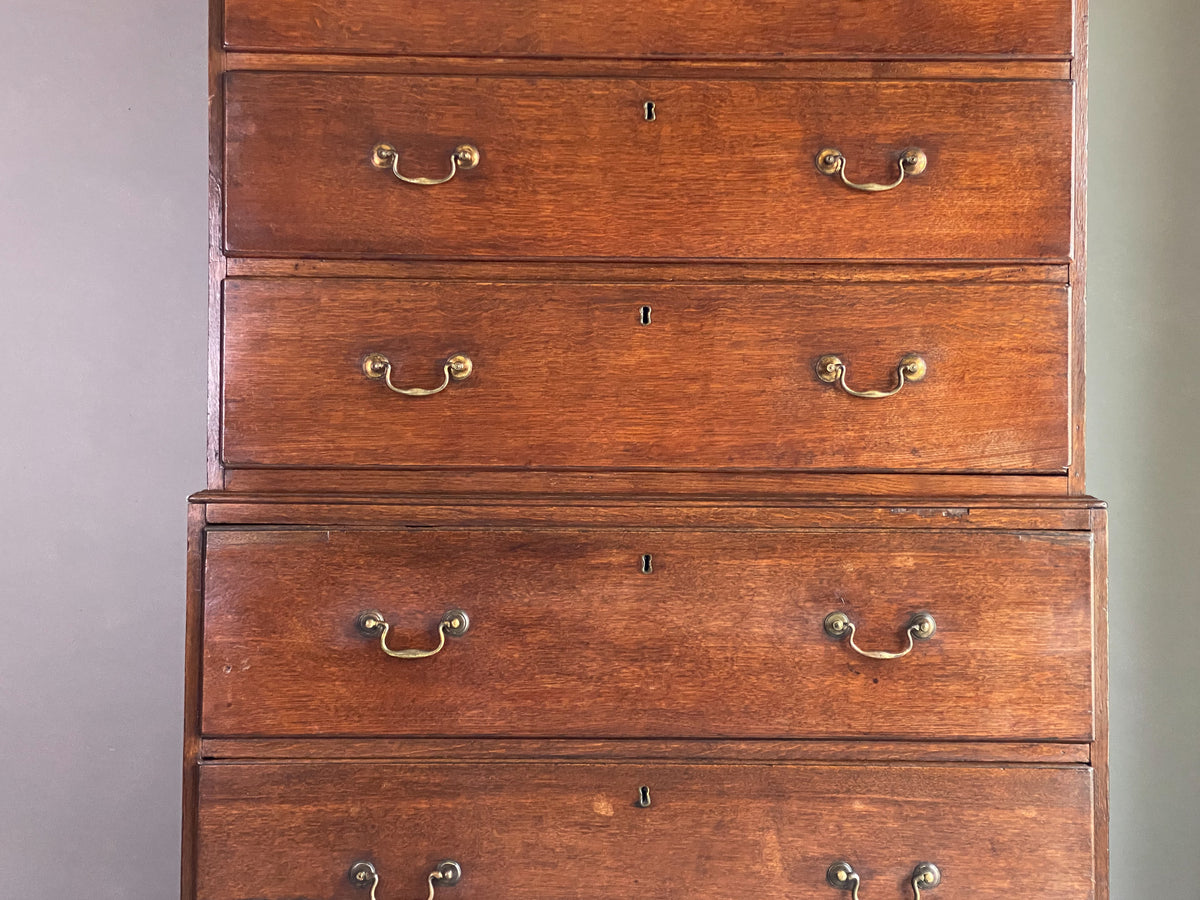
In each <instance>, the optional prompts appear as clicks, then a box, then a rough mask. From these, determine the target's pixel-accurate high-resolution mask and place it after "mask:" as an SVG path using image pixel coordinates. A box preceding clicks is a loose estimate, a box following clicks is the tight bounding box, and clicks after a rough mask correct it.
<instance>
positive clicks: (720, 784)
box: [197, 762, 1094, 900]
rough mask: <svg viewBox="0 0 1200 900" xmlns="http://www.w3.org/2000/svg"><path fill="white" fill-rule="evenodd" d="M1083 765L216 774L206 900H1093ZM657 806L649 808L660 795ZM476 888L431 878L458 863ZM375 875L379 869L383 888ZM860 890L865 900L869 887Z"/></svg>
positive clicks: (202, 895) (203, 838)
mask: <svg viewBox="0 0 1200 900" xmlns="http://www.w3.org/2000/svg"><path fill="white" fill-rule="evenodd" d="M1091 781H1092V779H1091V773H1090V771H1089V770H1087V769H1078V768H1008V769H1001V768H983V767H954V768H951V767H936V766H893V767H888V768H883V767H876V766H809V765H687V764H650V765H647V764H635V763H630V764H578V765H569V764H554V763H528V764H519V763H495V762H493V763H486V764H483V765H479V764H453V763H443V764H416V765H413V764H403V765H402V764H396V763H378V762H373V763H370V764H355V763H293V764H290V765H269V764H258V765H237V764H233V765H209V766H203V767H202V769H201V775H200V824H199V833H198V838H197V840H198V850H199V855H198V863H199V865H198V892H197V896H198V898H199V900H244V898H246V897H256V898H263V900H284V898H295V897H320V898H330V900H353V898H359V900H363V898H365V897H366V896H367V892H366V891H365V890H360V889H357V888H356V887H355V886H354V885H353V884H352V882H351V879H350V877H349V873H350V870H351V867H352V866H354V865H355V864H356V863H368V864H369V865H370V867H371V869H370V870H365V878H364V887H370V886H371V885H372V884H373V883H374V882H375V880H376V879H378V889H379V897H380V900H383V898H385V897H386V898H391V897H421V896H425V895H426V893H427V892H428V890H429V886H430V885H431V884H432V886H433V887H434V888H435V895H436V898H437V900H475V898H489V900H504V898H513V900H516V898H525V897H529V896H533V897H572V898H577V900H590V898H596V900H600V898H604V900H608V898H611V897H632V896H640V895H649V896H655V897H664V898H679V900H685V898H686V900H690V898H694V897H705V898H742V897H745V896H746V893H747V891H750V892H752V893H753V894H754V895H755V896H760V897H765V898H780V900H785V898H786V900H792V898H796V897H803V898H814V900H820V898H826V900H849V898H850V897H851V893H850V892H849V891H846V892H843V891H840V890H837V889H835V888H833V887H831V886H830V885H829V884H828V882H827V880H826V879H827V873H828V872H829V869H830V866H831V865H833V864H836V863H839V862H845V863H847V864H849V866H850V867H851V868H852V870H853V872H854V874H855V875H857V876H858V881H859V882H860V885H861V897H862V900H872V898H878V900H900V898H911V897H913V896H914V894H913V889H912V887H911V881H912V878H913V875H914V872H915V871H916V868H917V866H918V865H919V864H921V863H932V864H933V865H934V866H936V867H937V869H938V870H939V872H940V877H941V883H940V884H939V885H938V886H937V887H936V888H933V889H928V888H929V886H928V885H926V890H923V891H922V892H921V895H920V896H923V897H926V898H928V900H937V898H939V897H947V898H961V897H971V898H973V900H1002V898H1003V900H1009V898H1012V897H1014V896H1016V897H1021V898H1024V900H1091V898H1092V897H1093V896H1094V893H1093V891H1094V878H1093V873H1092V858H1093V856H1092V853H1093V838H1092V821H1091V810H1092V800H1091ZM643 787H644V788H646V789H647V791H648V794H649V800H650V805H649V806H648V807H644V808H643V807H639V806H638V801H639V800H640V799H641V797H642V788H643ZM446 860H450V861H453V862H454V863H455V864H457V867H458V871H459V872H460V873H461V874H460V877H459V878H458V880H457V883H455V884H452V885H448V884H446V883H445V882H443V881H437V880H435V881H433V882H431V881H430V880H429V875H430V873H431V872H433V871H435V870H436V867H437V866H438V864H439V863H440V862H442V861H446ZM372 870H373V872H372ZM853 881H854V879H852V878H848V879H847V885H848V886H851V887H852V886H853Z"/></svg>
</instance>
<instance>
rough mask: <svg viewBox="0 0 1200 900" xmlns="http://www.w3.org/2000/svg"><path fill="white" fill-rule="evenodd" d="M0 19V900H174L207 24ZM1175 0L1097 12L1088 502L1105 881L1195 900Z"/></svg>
mask: <svg viewBox="0 0 1200 900" xmlns="http://www.w3.org/2000/svg"><path fill="white" fill-rule="evenodd" d="M205 6H206V4H204V3H203V2H202V0H190V2H184V0H119V2H118V0H89V2H84V0H76V2H66V0H8V2H7V3H6V4H5V11H4V16H3V26H2V29H0V32H2V33H3V35H4V38H5V40H4V48H5V51H4V54H3V56H2V57H0V112H2V113H3V115H2V118H0V246H2V247H3V250H2V251H0V303H2V304H3V307H2V309H3V320H2V328H0V346H2V347H3V352H2V353H0V377H2V379H3V380H2V382H0V385H2V390H0V422H2V423H3V424H2V425H0V440H2V442H3V450H2V453H0V460H2V464H3V467H4V468H3V474H4V480H3V484H4V502H3V507H2V509H3V515H2V516H0V898H2V900H18V898H20V900H26V898H29V897H33V896H39V895H47V896H65V897H73V896H79V897H87V898H88V900H104V898H122V900H163V898H168V897H171V896H174V894H175V890H176V872H177V865H178V822H179V801H178V796H179V756H180V750H179V745H180V720H181V712H180V708H181V693H182V673H181V665H182V651H183V606H182V605H183V576H184V497H185V496H186V494H187V493H188V492H190V491H192V490H194V489H197V488H199V487H201V486H203V481H204V463H203V459H204V455H203V446H204V409H205V400H204V352H205V316H204V306H205V290H206V287H205V282H206V269H205V248H204V245H205V240H206V237H205V235H206V230H205V229H206V226H205V208H206V207H205V205H206V197H205V128H206V121H205V115H206V114H205V93H206V83H205V71H204V69H205V49H204V38H205V8H204V7H205ZM1198 33H1200V4H1197V3H1196V0H1139V2H1138V3H1130V2H1128V0H1096V2H1095V4H1094V8H1093V23H1092V37H1093V45H1092V46H1093V50H1092V54H1093V55H1092V144H1091V147H1092V180H1091V255H1090V272H1091V284H1090V304H1089V316H1090V335H1089V339H1090V345H1089V360H1090V364H1089V375H1090V378H1091V382H1090V401H1089V402H1090V408H1089V423H1090V424H1089V430H1088V442H1089V452H1090V478H1089V486H1090V489H1091V490H1092V492H1093V493H1095V494H1097V495H1099V496H1102V497H1106V498H1107V499H1109V500H1111V501H1112V505H1113V511H1112V548H1113V552H1112V603H1111V606H1112V678H1113V691H1112V700H1113V712H1112V716H1113V746H1112V759H1113V764H1114V769H1115V771H1114V775H1113V792H1112V809H1113V851H1114V856H1113V885H1114V896H1115V897H1116V898H1118V900H1124V898H1130V897H1154V898H1156V900H1172V898H1179V900H1191V898H1195V897H1196V896H1197V895H1198V893H1200V889H1198V887H1197V885H1200V854H1198V853H1197V852H1196V849H1195V848H1196V836H1197V835H1198V834H1200V781H1198V778H1200V776H1198V774H1197V772H1198V769H1200V766H1198V762H1197V748H1200V654H1197V653H1195V652H1194V650H1192V649H1191V648H1193V647H1194V646H1195V645H1196V643H1197V640H1198V639H1200V603H1197V602H1196V600H1197V598H1196V583H1197V577H1196V572H1195V568H1196V562H1197V560H1198V559H1200V546H1198V544H1200V542H1198V539H1197V535H1198V534H1200V511H1198V510H1200V504H1197V502H1196V501H1197V500H1198V499H1200V498H1198V497H1197V494H1198V493H1200V477H1198V476H1200V471H1198V469H1200V463H1198V462H1197V454H1196V452H1195V449H1194V447H1195V443H1196V439H1197V438H1198V437H1200V416H1198V415H1197V412H1196V402H1195V401H1196V400H1197V399H1198V398H1197V393H1198V390H1200V376H1198V375H1197V371H1196V368H1195V365H1194V363H1195V360H1196V357H1197V356H1198V355H1200V342H1198V340H1197V336H1198V333H1197V325H1198V324H1200V322H1198V319H1200V302H1197V301H1198V299H1200V298H1197V296H1196V291H1195V288H1194V285H1196V284H1197V283H1200V190H1198V188H1197V184H1198V183H1200V173H1198V171H1197V166H1196V162H1195V159H1196V151H1195V148H1196V147H1197V146H1200V104H1198V101H1197V99H1196V88H1197V83H1198V81H1200V53H1197V52H1196V51H1197V38H1196V35H1197V34H1198Z"/></svg>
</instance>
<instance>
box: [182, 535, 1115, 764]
mask: <svg viewBox="0 0 1200 900" xmlns="http://www.w3.org/2000/svg"><path fill="white" fill-rule="evenodd" d="M1091 551H1092V543H1091V538H1090V535H1088V534H1086V533H1058V532H1052V533H1033V532H1017V533H1012V532H969V533H963V532H952V531H951V532H910V533H899V532H887V531H876V532H853V531H850V532H824V533H822V532H810V533H786V532H785V533H772V532H757V533H738V532H720V533H705V532H661V531H655V530H652V529H651V530H646V531H632V532H621V531H617V532H610V531H573V530H569V529H547V530H519V531H499V530H488V529H479V530H472V529H461V530H440V529H422V530H416V531H390V530H386V531H349V532H347V531H335V530H290V531H278V530H260V529H255V530H218V531H210V532H209V534H208V540H207V545H206V563H205V608H204V662H203V670H204V682H203V704H204V719H203V723H204V733H205V734H206V735H209V736H265V735H275V736H286V735H295V736H301V735H329V736H337V735H341V736H385V735H386V736H406V735H408V736H430V737H433V736H484V735H492V736H519V737H568V736H570V737H663V738H667V737H701V738H721V737H728V738H738V737H745V738H780V737H822V738H858V739H864V738H889V737H900V738H908V739H925V740H938V739H941V740H972V739H992V740H1043V739H1047V740H1060V741H1079V740H1088V739H1089V738H1090V737H1091V734H1092V697H1091V685H1092V630H1091V629H1092V619H1091V567H1092V559H1091V556H1092V553H1091ZM647 556H649V557H650V560H649V562H648V563H646V562H645V558H646V557H647ZM647 565H648V567H649V568H650V570H651V571H649V572H646V571H645V568H646V567H647ZM451 608H461V609H463V610H465V611H466V612H467V613H468V615H469V616H470V617H471V622H472V624H471V628H470V631H469V632H468V633H467V634H466V635H465V636H463V637H461V638H456V639H450V640H449V641H448V643H447V646H446V648H445V649H444V650H443V651H442V652H441V653H440V654H439V655H438V656H435V657H431V658H428V659H421V660H399V659H393V658H390V657H388V656H386V655H385V654H384V653H383V651H382V649H381V648H380V646H379V641H378V639H371V638H369V637H365V636H363V635H362V634H360V633H359V632H358V630H357V629H356V628H355V621H356V619H357V617H358V615H359V613H360V612H362V611H364V610H370V609H378V610H379V611H381V612H382V613H383V614H384V616H385V617H386V618H387V619H388V621H389V622H391V623H393V625H394V627H393V630H392V633H391V634H390V635H389V644H390V645H391V646H392V647H393V648H418V649H426V648H430V647H432V646H434V644H435V636H436V628H437V623H438V620H439V619H440V617H441V616H442V614H443V612H444V611H446V610H448V609H451ZM837 610H842V611H844V612H846V613H847V614H848V615H849V616H850V617H851V618H852V620H853V621H854V622H855V623H856V625H857V626H858V628H859V631H858V634H857V640H858V641H859V643H860V645H861V646H863V647H865V648H867V649H875V650H887V651H897V650H900V649H902V647H903V644H904V640H903V639H904V636H905V629H906V627H907V625H908V623H909V621H910V618H911V616H912V615H913V614H914V613H916V612H918V611H927V612H929V613H931V614H932V615H933V616H934V617H935V619H936V621H937V623H938V632H937V634H936V635H935V636H934V637H933V638H932V639H931V640H929V641H925V642H920V643H918V645H917V646H916V648H915V649H914V650H913V651H912V653H911V654H910V655H909V656H907V657H905V658H902V659H892V660H874V659H867V658H864V657H862V656H859V655H857V654H855V653H854V652H853V651H852V650H851V648H850V647H849V646H848V643H847V642H845V641H837V640H834V639H833V638H830V637H828V636H827V635H826V634H825V632H824V631H823V628H822V623H823V620H824V618H825V616H826V615H827V614H828V613H830V612H834V611H837Z"/></svg>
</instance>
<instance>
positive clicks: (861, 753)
mask: <svg viewBox="0 0 1200 900" xmlns="http://www.w3.org/2000/svg"><path fill="white" fill-rule="evenodd" d="M201 747H202V751H201V752H202V755H203V757H204V758H205V759H207V760H220V759H228V760H239V759H241V760H246V759H292V760H300V759H336V760H345V759H387V760H398V759H409V760H421V761H425V762H430V761H435V760H437V761H443V762H446V761H451V762H464V761H469V760H500V761H513V760H588V761H592V762H605V761H608V762H612V761H616V760H651V759H653V760H675V761H678V762H683V761H689V760H690V761H698V760H702V761H707V762H751V761H753V762H847V761H852V762H943V763H945V762H973V763H1035V764H1040V765H1046V764H1057V765H1063V764H1067V763H1087V762H1088V747H1089V745H1087V744H1057V743H1040V744H1028V743H1015V742H1012V741H987V742H980V743H973V744H969V743H961V742H947V741H939V742H929V741H919V742H918V741H763V740H758V741H705V740H690V741H646V740H620V741H592V740H558V741H555V740H529V739H521V740H505V739H504V738H492V739H489V740H486V741H481V740H477V739H473V738H466V739H454V738H404V739H400V740H397V739H392V738H368V739H357V740H356V739H353V738H295V739H289V738H237V739H231V738H206V739H205V740H203V741H202V742H201Z"/></svg>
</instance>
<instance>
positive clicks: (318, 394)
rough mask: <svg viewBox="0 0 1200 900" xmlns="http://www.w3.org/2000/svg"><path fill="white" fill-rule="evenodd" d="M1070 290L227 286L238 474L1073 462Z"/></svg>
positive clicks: (914, 468)
mask: <svg viewBox="0 0 1200 900" xmlns="http://www.w3.org/2000/svg"><path fill="white" fill-rule="evenodd" d="M1067 317H1068V296H1067V291H1066V289H1065V288H1063V287H1060V286H1054V285H920V284H908V285H837V286H830V285H823V286H817V285H792V286H778V285H776V286H768V285H738V286H736V287H734V286H725V285H671V284H657V285H650V284H643V285H580V284H471V283H466V282H442V283H415V282H401V281H386V280H358V281H355V280H345V279H338V280H325V279H237V280H231V281H228V282H226V285H225V314H224V325H225V334H224V391H223V398H224V415H223V426H224V440H223V448H222V449H223V455H224V459H225V462H226V464H227V465H229V466H231V467H262V466H275V467H279V466H293V467H318V468H320V467H342V468H358V469H366V468H377V469H382V468H397V469H401V468H413V467H425V468H429V467H441V468H456V467H457V468H462V467H475V468H507V469H514V468H519V469H529V468H533V469H555V468H558V469H580V468H583V469H604V468H623V469H638V468H641V469H676V470H701V469H707V470H726V469H732V470H746V469H748V468H754V467H762V468H770V469H786V470H810V471H812V470H819V471H864V470H871V471H890V472H956V471H958V472H961V471H971V472H1010V473H1021V474H1045V473H1061V472H1062V471H1064V469H1065V467H1066V466H1067V463H1068V459H1069V449H1070V448H1069V415H1068V413H1069V384H1068V379H1069V364H1068V352H1067V341H1068V334H1067V325H1066V323H1067Z"/></svg>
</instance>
